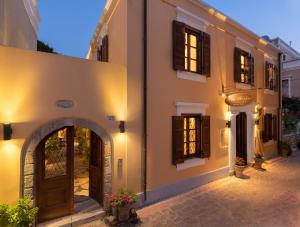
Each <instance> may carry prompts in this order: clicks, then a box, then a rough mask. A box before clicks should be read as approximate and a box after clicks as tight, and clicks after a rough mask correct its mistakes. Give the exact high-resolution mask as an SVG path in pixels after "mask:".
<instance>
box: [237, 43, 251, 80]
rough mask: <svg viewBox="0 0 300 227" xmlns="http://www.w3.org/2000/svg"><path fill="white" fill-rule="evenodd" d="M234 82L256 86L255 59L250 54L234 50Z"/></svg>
mask: <svg viewBox="0 0 300 227" xmlns="http://www.w3.org/2000/svg"><path fill="white" fill-rule="evenodd" d="M234 81H235V82H238V83H244V84H250V85H252V86H254V81H255V78H254V57H253V56H251V55H250V54H249V53H248V52H246V51H244V50H242V49H240V48H237V47H236V48H235V49H234Z"/></svg>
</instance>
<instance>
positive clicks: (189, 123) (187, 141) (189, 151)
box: [184, 115, 200, 158]
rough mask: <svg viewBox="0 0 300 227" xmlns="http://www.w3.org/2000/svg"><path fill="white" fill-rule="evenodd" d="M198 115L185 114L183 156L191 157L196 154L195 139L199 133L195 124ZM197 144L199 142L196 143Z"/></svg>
mask: <svg viewBox="0 0 300 227" xmlns="http://www.w3.org/2000/svg"><path fill="white" fill-rule="evenodd" d="M197 119H198V116H192V115H190V116H189V115H187V116H185V117H184V157H185V158H191V157H195V156H196V155H197V143H198V142H199V141H197V139H198V138H199V137H200V135H197V133H198V132H199V130H198V127H200V125H197ZM198 144H199V143H198Z"/></svg>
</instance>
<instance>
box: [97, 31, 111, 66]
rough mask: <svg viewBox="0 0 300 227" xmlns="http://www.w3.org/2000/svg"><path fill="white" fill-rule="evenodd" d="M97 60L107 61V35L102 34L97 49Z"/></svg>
mask: <svg viewBox="0 0 300 227" xmlns="http://www.w3.org/2000/svg"><path fill="white" fill-rule="evenodd" d="M97 60H98V61H102V62H108V36H107V35H106V36H104V37H103V39H102V44H101V45H100V47H99V48H98V50H97Z"/></svg>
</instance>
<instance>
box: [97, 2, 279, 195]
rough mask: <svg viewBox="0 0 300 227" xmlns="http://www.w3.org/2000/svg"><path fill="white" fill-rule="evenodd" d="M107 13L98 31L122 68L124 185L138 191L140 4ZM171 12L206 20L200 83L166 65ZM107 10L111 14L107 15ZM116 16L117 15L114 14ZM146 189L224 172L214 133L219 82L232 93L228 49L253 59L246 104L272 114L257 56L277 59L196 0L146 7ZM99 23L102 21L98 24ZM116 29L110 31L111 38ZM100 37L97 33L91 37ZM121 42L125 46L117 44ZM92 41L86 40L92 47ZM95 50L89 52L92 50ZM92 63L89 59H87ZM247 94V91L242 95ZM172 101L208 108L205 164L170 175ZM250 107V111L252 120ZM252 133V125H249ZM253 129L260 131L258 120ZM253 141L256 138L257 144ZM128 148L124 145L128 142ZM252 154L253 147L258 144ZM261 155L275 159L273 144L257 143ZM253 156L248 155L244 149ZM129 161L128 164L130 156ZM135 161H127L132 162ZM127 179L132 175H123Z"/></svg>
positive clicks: (219, 112)
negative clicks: (206, 62) (206, 65)
mask: <svg viewBox="0 0 300 227" xmlns="http://www.w3.org/2000/svg"><path fill="white" fill-rule="evenodd" d="M112 2H113V4H115V5H114V7H111V8H110V10H111V12H110V13H109V12H105V14H104V16H103V17H102V19H101V26H99V28H101V27H102V28H105V27H107V34H108V35H109V49H110V51H109V55H110V58H109V61H110V62H113V63H114V62H118V63H121V64H123V65H125V67H127V69H128V119H131V120H129V122H128V127H129V128H130V129H131V132H132V134H131V135H128V138H129V137H131V139H130V140H129V141H128V163H127V165H128V172H127V173H128V176H127V183H128V187H129V188H130V189H131V188H133V189H134V191H142V187H140V186H139V184H140V185H141V183H142V179H143V178H142V177H138V174H141V173H142V168H141V167H143V163H142V157H143V151H142V143H141V141H142V119H143V115H142V104H143V103H142V94H143V92H142V89H143V87H142V84H143V73H142V69H143V68H142V67H143V62H142V60H143V46H142V44H143V42H142V41H143V24H142V23H143V8H142V7H143V1H135V0H128V1H122V0H120V1H117V0H115V1H112ZM177 7H180V8H181V9H184V10H185V11H187V12H188V14H189V15H193V16H192V18H194V19H195V18H197V17H200V18H202V19H203V21H206V22H207V31H206V32H207V33H209V34H210V35H211V77H210V78H208V79H207V81H206V83H200V82H195V81H191V80H184V79H180V78H177V76H176V71H174V70H173V67H172V21H173V20H175V19H176V17H177ZM114 9H115V10H114ZM121 11H125V12H123V13H121ZM148 15H149V16H148V37H147V38H148V81H147V82H148V98H147V102H148V106H147V107H148V112H147V115H148V119H147V123H148V131H147V139H148V155H147V159H148V162H147V164H148V165H147V166H148V167H147V173H148V174H147V179H148V185H147V188H148V190H153V189H157V188H160V187H162V186H164V185H168V184H172V183H175V182H178V181H180V180H183V179H188V178H191V177H194V176H198V175H200V174H203V173H208V172H210V171H213V170H216V169H219V168H222V167H226V166H228V163H229V160H228V157H229V152H230V151H229V150H228V149H224V148H223V147H221V146H220V137H221V136H220V132H221V130H223V129H224V128H225V123H226V120H228V119H227V115H228V114H227V111H228V106H227V105H226V104H225V102H224V98H223V97H222V96H221V95H220V90H221V79H222V80H223V81H224V85H225V87H226V88H231V89H232V88H233V90H235V91H238V89H236V84H235V83H234V80H233V75H234V66H233V59H234V47H236V46H239V45H240V44H239V43H240V42H241V41H239V40H242V44H241V45H242V46H243V47H242V48H243V49H244V47H245V48H246V50H248V49H249V51H250V52H251V54H252V55H253V56H254V58H255V88H254V89H252V90H250V91H248V92H249V93H251V94H252V95H253V103H252V104H254V105H253V106H254V107H255V105H260V106H262V107H268V108H270V107H271V108H274V109H275V110H276V109H277V108H278V93H276V92H275V93H274V94H265V92H264V89H263V88H264V61H265V56H271V57H272V58H273V59H275V61H276V59H277V55H278V50H277V49H276V48H274V47H272V46H270V45H266V43H264V42H262V41H259V37H258V36H256V35H255V34H254V33H252V32H250V31H248V30H246V29H245V28H243V27H241V26H240V25H238V24H237V23H235V22H232V20H230V19H228V18H227V17H226V16H222V15H221V16H220V14H217V15H218V16H215V15H216V11H215V10H214V9H212V8H207V6H203V5H202V4H201V3H200V4H199V1H196V0H186V1H182V0H149V1H148ZM105 21H109V22H108V23H106V24H105ZM116 31H118V32H116ZM99 33H100V34H101V32H99V31H97V32H96V33H95V37H97V35H99ZM125 40H126V44H125V45H126V47H124V46H122V45H120V44H121V43H124V41H125ZM95 43H96V42H95V40H93V42H92V45H94V44H95ZM93 48H95V46H92V49H93ZM94 57H95V55H94ZM246 92H247V91H246ZM176 102H189V103H190V102H195V103H203V104H208V108H207V110H206V114H207V115H210V117H211V157H210V159H209V160H205V164H204V165H201V166H198V167H193V168H189V169H185V170H182V171H177V169H176V166H174V165H172V161H171V160H172V147H171V146H172V133H171V129H172V125H171V123H172V121H171V120H172V116H174V115H176V114H177V109H176V106H175V103H176ZM254 112H255V108H253V115H254ZM253 127H254V126H253ZM257 128H258V130H260V131H261V130H262V121H261V124H260V126H258V127H257ZM259 133H260V132H259ZM257 139H259V138H257ZM130 143H131V144H130ZM255 149H257V150H258V149H259V148H258V145H257V147H255ZM262 149H263V150H264V152H265V154H266V156H268V157H272V156H274V155H276V142H275V143H270V144H268V145H262ZM252 152H254V151H252ZM134 157H135V159H132V158H134ZM132 160H135V161H132ZM132 173H134V174H133V175H131V174H132Z"/></svg>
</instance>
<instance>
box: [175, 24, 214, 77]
mask: <svg viewBox="0 0 300 227" xmlns="http://www.w3.org/2000/svg"><path fill="white" fill-rule="evenodd" d="M173 68H174V69H175V70H180V71H188V72H192V73H197V74H202V75H206V76H210V35H209V34H207V33H205V32H202V31H199V30H197V29H194V28H192V27H189V26H188V25H186V24H184V23H181V22H178V21H173Z"/></svg>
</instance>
